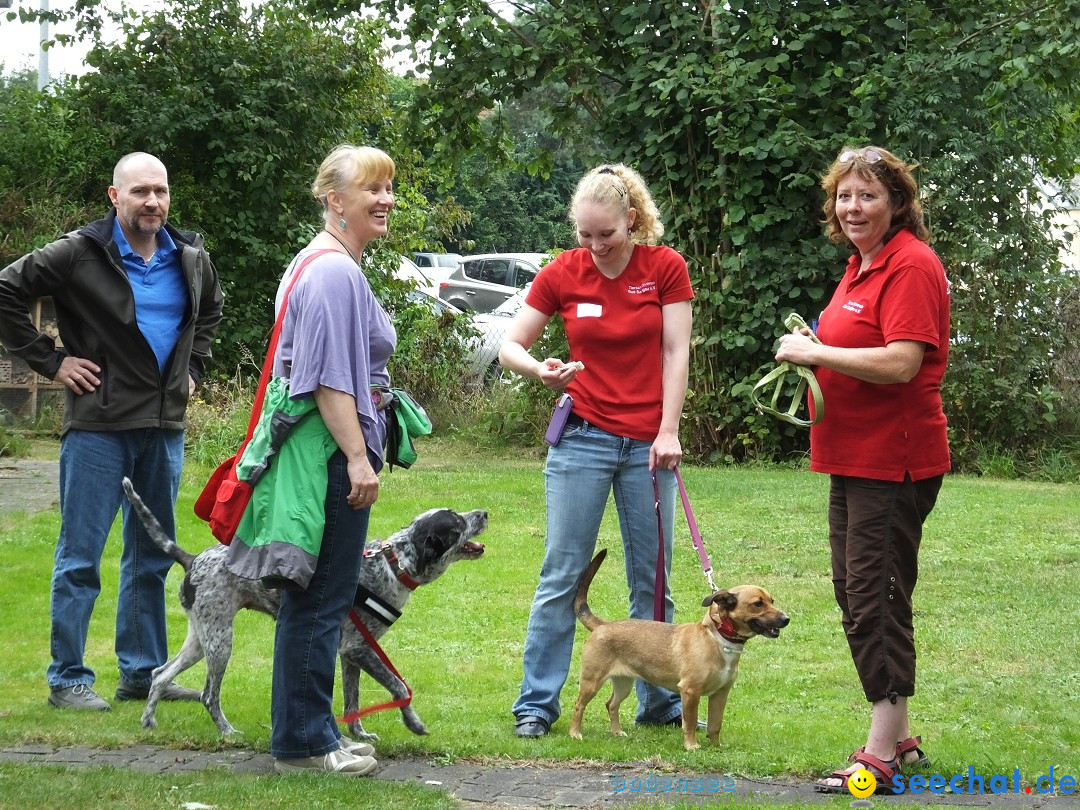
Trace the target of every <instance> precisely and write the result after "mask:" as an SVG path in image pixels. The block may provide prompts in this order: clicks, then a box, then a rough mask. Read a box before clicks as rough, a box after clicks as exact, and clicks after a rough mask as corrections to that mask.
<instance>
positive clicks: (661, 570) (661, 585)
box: [652, 467, 716, 622]
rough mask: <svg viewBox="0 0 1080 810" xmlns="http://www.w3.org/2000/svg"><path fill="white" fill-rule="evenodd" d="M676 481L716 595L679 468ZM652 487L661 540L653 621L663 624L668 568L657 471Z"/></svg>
mask: <svg viewBox="0 0 1080 810" xmlns="http://www.w3.org/2000/svg"><path fill="white" fill-rule="evenodd" d="M675 480H676V481H677V482H678V484H679V497H680V498H681V499H682V505H683V512H684V513H685V514H686V524H687V525H688V526H689V527H690V537H691V538H692V539H693V541H694V548H696V549H697V553H698V558H699V559H700V560H701V567H702V569H703V570H704V572H705V579H706V580H708V582H709V587H710V588H712V591H713V593H715V592H716V583H715V582H713V568H712V563H711V562H710V561H709V553H708V552H707V551H706V550H705V542H704V541H703V540H702V539H701V532H700V531H699V530H698V525H697V521H696V520H694V510H693V509H691V508H690V496H689V495H687V494H686V485H685V484H683V480H682V474H681V473H680V472H679V468H678V467H676V468H675ZM652 486H653V499H654V503H655V507H656V531H657V535H658V538H659V542H658V543H657V549H656V596H655V598H654V600H653V620H654V621H658V622H663V621H666V620H667V619H666V617H665V615H664V591H666V590H667V576H666V574H665V571H666V569H667V566H666V565H664V523H663V521H662V520H661V517H660V484H659V482H658V481H657V480H656V471H655V470H654V471H653V473H652Z"/></svg>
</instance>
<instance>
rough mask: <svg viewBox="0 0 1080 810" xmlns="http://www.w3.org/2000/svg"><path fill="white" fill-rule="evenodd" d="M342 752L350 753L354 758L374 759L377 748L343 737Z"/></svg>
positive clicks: (341, 741)
mask: <svg viewBox="0 0 1080 810" xmlns="http://www.w3.org/2000/svg"><path fill="white" fill-rule="evenodd" d="M340 743H341V750H342V751H348V752H349V753H350V754H352V755H353V756H357V757H373V756H375V747H374V746H373V745H368V744H367V743H366V742H357V741H356V740H350V739H349V738H348V737H342V738H341V740H340Z"/></svg>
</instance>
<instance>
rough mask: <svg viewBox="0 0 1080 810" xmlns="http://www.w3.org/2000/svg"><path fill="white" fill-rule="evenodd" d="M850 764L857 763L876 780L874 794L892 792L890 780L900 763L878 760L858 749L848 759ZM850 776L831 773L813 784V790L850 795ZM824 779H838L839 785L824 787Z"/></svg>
mask: <svg viewBox="0 0 1080 810" xmlns="http://www.w3.org/2000/svg"><path fill="white" fill-rule="evenodd" d="M849 761H850V762H858V763H859V764H860V765H862V766H863V767H864V768H866V770H868V771H870V773H872V774H873V775H874V778H875V779H876V780H877V787H875V788H874V793H888V792H890V791H891V790H892V778H893V777H894V776H895V775H896V773H897V771H899V770H900V762H899V760H897V759H890V760H887V761H885V760H880V759H878V758H877V757H875V756H871V755H870V754H868V753H866V751H864V750H863V749H862V748H860V749H858V750H857V751H855V752H854V753H852V755H851V756H850V757H849ZM850 778H851V774H850V773H848V772H847V771H833V772H832V773H830V774H829V775H828V776H823V777H822V778H821V779H819V780H817V781H816V782H815V783H814V790H816V791H817V792H818V793H850V792H851V791H850V790H849V789H848V779H850ZM826 779H839V780H840V784H839V785H826V784H825V780H826Z"/></svg>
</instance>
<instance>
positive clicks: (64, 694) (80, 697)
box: [49, 683, 112, 712]
mask: <svg viewBox="0 0 1080 810" xmlns="http://www.w3.org/2000/svg"><path fill="white" fill-rule="evenodd" d="M49 705H50V706H55V707H56V708H58V709H84V710H87V711H92V712H108V711H112V706H110V705H109V704H108V703H107V702H106V701H105V699H104V698H103V697H102V696H101V695H99V694H98V693H97V692H95V691H94V690H93V689H91V688H90V687H89V686H88V685H87V684H85V683H77V684H75V685H74V686H65V687H63V688H61V689H53V690H50V692H49Z"/></svg>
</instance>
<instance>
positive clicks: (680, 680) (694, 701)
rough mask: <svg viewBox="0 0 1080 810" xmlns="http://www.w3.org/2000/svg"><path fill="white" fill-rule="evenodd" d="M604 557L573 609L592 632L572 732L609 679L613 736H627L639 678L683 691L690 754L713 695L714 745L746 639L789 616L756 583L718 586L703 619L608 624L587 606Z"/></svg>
mask: <svg viewBox="0 0 1080 810" xmlns="http://www.w3.org/2000/svg"><path fill="white" fill-rule="evenodd" d="M606 556H607V550H606V549H601V550H600V552H599V553H598V554H597V555H596V556H595V557H593V560H592V562H591V563H589V567H588V568H587V569H585V573H584V574H582V575H581V582H579V583H578V589H577V595H576V596H575V597H574V612H575V613H576V614H577V617H578V619H580V620H581V623H582V624H584V625H585V626H586V627H587V628H589V630H591V631H592V635H591V636H589V638H588V639H587V640H586V641H585V647H584V649H583V650H582V653H581V688H580V690H579V692H578V698H577V702H576V703H575V704H574V717H573V720H571V721H570V736H571V737H573V738H574V739H578V740H580V739H581V715H582V713H583V712H584V711H585V707H586V706H587V705H588V704H589V701H590V700H592V699H593V698H594V697H596V693H597V692H599V691H600V687H601V686H603V685H604V681H606V680H608V679H610V680H611V697H610V698H609V699H608V702H607V704H606V705H607V710H608V716H609V717H610V718H611V733H612V734H615V735H616V736H619V737H622V736H625V734H624V732H623V730H622V728H620V726H619V705H620V704H621V703H622V702H623V700H624V699H625V698H626V696H627V695H628V694H630V690H631V689H632V688H633V686H634V680H635V679H636V678H642V679H643V680H646V681H648V682H649V683H652V684H655V685H657V686H662V687H664V688H665V689H670V690H671V691H673V692H678V693H679V695H680V696H681V697H682V728H683V742H684V744H685V745H686V749H687V750H688V751H690V750H693V749H695V748H698V747H699V746H698V742H697V719H698V703H699V702H700V701H701V698H702V697H705V696H707V697H708V698H709V722H708V726H707V729H706V732H707V734H708V737H709V739H710V740H712V741H713V743H714V744H719V742H720V726H721V725H722V724H723V722H724V706H725V705H727V698H728V692H730V691H731V686H732V684H733V683H735V676H736V675H737V674H738V672H739V656H740V655H741V654H742V651H743V644H744V643H745V642H746V640H747V639H748V638H750V637H752V636H765V637H766V638H776V637H777V636H779V635H780V629H781V628H783V627H787V625H788V622H789V621H790V619H789V618H788V617H787V616H786V615H784V613H782V612H781V611H779V610H777V609H776V608H775V607H774V606H773V600H772V597H771V596H769V594H768V593H767V592H766V591H765V589H764V588H759V587H757V586H756V585H739V586H738V587H735V588H730V589H728V590H723V591H717V592H716V593H714V594H713V595H712V596H710V597H708V598H707V599H706V600H705V601H704V602H702V603H701V604H702V607H707V608H708V609H709V610H708V612H706V614H705V618H703V619H702V620H701V621H700V622H696V623H694V622H691V623H688V624H665V623H664V622H652V621H645V620H643V619H626V620H624V621H620V622H605V621H604V620H603V619H600V618H598V617H597V616H594V615H593V612H592V611H591V610H589V605H588V602H587V601H586V600H587V599H588V596H589V585H590V584H591V583H592V580H593V577H594V576H595V575H596V572H597V570H598V569H599V568H600V563H602V562H603V561H604V557H606Z"/></svg>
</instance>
